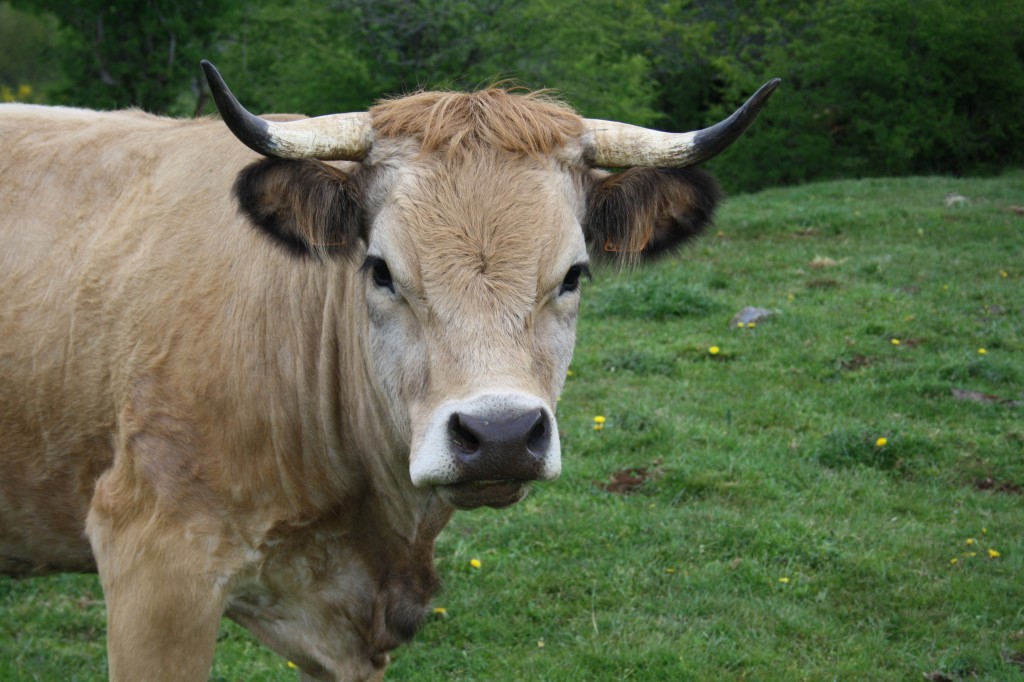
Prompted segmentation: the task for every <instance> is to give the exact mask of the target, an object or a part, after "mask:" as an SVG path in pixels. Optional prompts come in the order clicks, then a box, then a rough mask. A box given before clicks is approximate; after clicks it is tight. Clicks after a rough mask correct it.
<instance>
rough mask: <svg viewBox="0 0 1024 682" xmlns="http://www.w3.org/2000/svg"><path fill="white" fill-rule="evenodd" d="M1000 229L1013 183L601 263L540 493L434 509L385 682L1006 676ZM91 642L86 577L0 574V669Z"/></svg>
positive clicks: (1014, 329)
mask: <svg viewBox="0 0 1024 682" xmlns="http://www.w3.org/2000/svg"><path fill="white" fill-rule="evenodd" d="M1022 214H1024V173H1020V172H1018V173H1012V174H1009V175H1005V176H1003V177H1000V178H994V179H982V180H973V179H967V180H961V179H948V178H916V179H915V178H912V179H900V180H888V179H878V180H863V181H847V182H835V183H827V184H815V185H808V186H804V187H798V188H789V189H778V190H770V191H766V192H762V193H759V194H755V195H746V196H736V197H733V198H731V199H730V200H729V201H728V202H727V204H726V205H725V207H724V208H723V210H722V211H721V213H720V215H719V219H718V224H717V227H716V228H714V229H713V230H712V231H711V232H710V233H709V235H708V237H707V238H705V239H704V240H703V241H702V242H701V243H700V244H698V245H697V246H696V247H695V248H691V249H690V250H688V251H687V252H686V253H685V254H683V255H682V257H681V258H679V259H677V260H673V261H670V262H666V263H663V264H659V265H657V266H655V267H652V268H648V269H644V270H641V271H636V272H630V273H623V274H616V273H612V272H601V271H599V272H598V273H597V276H596V277H595V281H594V282H593V284H591V285H588V286H587V287H586V289H585V291H584V303H583V318H582V320H581V323H580V332H579V344H578V348H577V353H576V356H575V360H574V361H573V366H572V374H571V376H570V377H569V379H568V383H567V388H566V391H565V394H564V396H563V398H562V401H561V403H560V407H559V426H560V429H561V431H562V434H563V457H564V462H563V467H564V468H563V471H564V473H563V476H562V478H561V480H559V481H558V482H555V483H552V484H547V485H543V486H538V487H537V488H536V489H535V491H534V493H533V494H532V495H531V496H530V497H529V498H528V499H527V500H526V501H524V502H523V503H521V504H520V505H518V506H516V507H514V508H512V509H508V510H503V511H490V510H484V511H478V512H472V513H461V514H457V515H456V518H455V520H454V521H453V523H452V524H451V526H449V528H448V529H447V530H446V531H445V532H444V533H443V534H442V537H441V540H440V542H439V546H438V555H439V564H440V570H441V574H442V576H443V577H444V578H445V582H446V587H445V590H444V592H443V593H442V594H441V595H440V596H439V598H438V599H437V601H436V605H437V606H438V607H442V608H443V609H444V613H443V614H442V613H439V614H436V615H435V616H434V617H433V618H432V619H431V621H430V622H429V623H428V624H427V625H426V626H425V627H424V629H423V630H422V632H421V633H420V635H419V636H418V637H417V639H416V641H415V642H414V643H413V644H411V645H409V646H406V647H403V648H401V649H399V650H398V651H397V652H396V655H395V657H394V663H393V665H392V668H391V669H390V671H389V675H388V679H389V680H424V681H425V680H439V679H446V680H481V681H482V680H566V681H569V680H573V681H576V680H626V679H631V680H721V679H729V680H831V679H836V680H894V681H895V680H915V679H916V680H921V679H929V680H933V681H941V680H960V679H984V680H1024V499H1022V493H1024V285H1022V282H1024V215H1022ZM744 306H759V307H762V308H766V309H769V310H771V311H773V315H772V317H771V318H769V319H767V320H764V321H761V322H758V323H757V324H756V325H755V326H753V327H747V326H744V327H742V328H741V327H737V326H734V325H730V323H729V321H730V319H731V318H732V317H733V315H734V314H735V313H736V312H737V311H739V310H740V309H741V308H743V307H744ZM712 347H715V348H716V349H717V352H716V353H712V352H711V350H710V349H711V348H712ZM599 415H600V416H603V417H604V418H605V422H604V424H603V428H602V429H601V430H595V429H594V428H593V425H594V421H593V420H594V417H595V416H599ZM880 439H884V440H880ZM472 559H477V560H479V562H480V566H479V568H475V567H473V566H471V564H470V561H471V560H472ZM103 629H104V621H103V606H102V602H101V601H100V590H99V588H98V583H97V582H96V581H95V579H94V578H90V577H59V578H47V579H38V580H30V581H23V582H13V581H9V580H4V579H0V679H4V680H58V679H60V680H72V679H75V680H98V679H104V677H105V664H104V662H103V658H104V643H103ZM221 639H222V641H221V644H220V646H219V648H218V653H217V660H216V665H215V669H214V674H213V677H212V679H215V680H225V681H234V680H280V679H291V678H292V676H293V675H294V673H292V672H289V671H288V669H287V667H286V662H285V661H283V660H281V659H280V658H277V657H275V656H274V655H273V654H271V653H269V652H268V651H266V650H265V649H262V648H260V647H259V646H258V645H257V644H255V643H254V641H253V640H252V639H251V638H250V637H249V636H248V635H247V634H246V633H245V632H244V631H242V630H240V629H239V628H237V627H235V626H233V625H231V624H229V623H225V625H224V627H223V628H222V634H221Z"/></svg>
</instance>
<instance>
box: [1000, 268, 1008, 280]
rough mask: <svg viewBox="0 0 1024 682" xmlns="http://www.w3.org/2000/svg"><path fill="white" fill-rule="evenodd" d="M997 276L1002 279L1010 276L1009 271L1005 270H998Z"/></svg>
mask: <svg viewBox="0 0 1024 682" xmlns="http://www.w3.org/2000/svg"><path fill="white" fill-rule="evenodd" d="M999 276H1000V277H1002V278H1003V279H1006V278H1007V277H1009V276H1010V273H1008V272H1007V271H1006V270H1000V271H999Z"/></svg>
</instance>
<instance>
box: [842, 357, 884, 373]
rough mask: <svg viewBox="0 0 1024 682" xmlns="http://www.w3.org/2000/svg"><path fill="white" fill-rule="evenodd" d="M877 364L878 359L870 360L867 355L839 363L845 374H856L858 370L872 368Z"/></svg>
mask: <svg viewBox="0 0 1024 682" xmlns="http://www.w3.org/2000/svg"><path fill="white" fill-rule="evenodd" d="M876 362H877V359H876V358H869V357H868V356H866V355H859V354H858V355H854V356H853V357H852V358H846V359H844V360H840V361H839V369H841V370H843V371H844V372H856V371H857V370H861V369H864V368H865V367H870V366H871V365H873V364H875V363H876Z"/></svg>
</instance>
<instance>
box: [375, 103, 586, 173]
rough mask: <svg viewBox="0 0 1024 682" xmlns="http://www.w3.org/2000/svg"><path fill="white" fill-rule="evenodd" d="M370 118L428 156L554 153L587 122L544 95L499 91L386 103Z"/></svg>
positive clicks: (387, 134)
mask: <svg viewBox="0 0 1024 682" xmlns="http://www.w3.org/2000/svg"><path fill="white" fill-rule="evenodd" d="M370 115H371V116H372V120H373V128H374V130H375V131H376V133H377V134H378V135H379V136H383V137H405V136H411V137H414V138H416V139H417V140H418V141H419V142H420V145H421V148H422V152H423V153H424V154H429V153H431V152H434V151H437V150H439V149H447V150H448V151H449V152H450V153H458V152H459V151H460V150H466V151H468V152H469V153H472V152H473V151H474V150H478V149H480V148H494V149H502V150H505V151H507V152H511V153H513V154H529V155H534V156H537V155H543V154H550V153H552V152H554V151H555V150H556V149H558V148H559V147H562V146H563V145H565V144H566V142H568V141H569V140H571V139H573V138H575V137H578V136H579V135H580V134H581V133H582V132H583V121H582V120H581V119H580V117H579V116H577V115H576V114H575V113H574V112H573V111H572V110H571V109H570V108H569V107H568V106H566V105H565V104H562V103H561V102H558V101H556V100H554V99H552V98H550V97H548V96H546V95H545V94H544V93H541V92H530V93H514V92H510V91H508V90H505V89H503V88H498V87H495V88H488V89H486V90H481V91H479V92H420V93H416V94H414V95H409V96H407V97H402V98H400V99H391V100H384V101H383V102H380V103H379V104H377V106H375V107H373V108H371V109H370Z"/></svg>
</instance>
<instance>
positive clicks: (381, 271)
mask: <svg viewBox="0 0 1024 682" xmlns="http://www.w3.org/2000/svg"><path fill="white" fill-rule="evenodd" d="M363 269H364V270H369V271H370V276H371V277H372V278H373V283H374V284H375V285H376V286H378V287H380V288H381V289H387V290H388V291H390V292H391V293H395V282H394V280H392V279H391V270H389V269H388V264H387V263H385V262H384V259H383V258H378V257H377V256H369V257H368V258H367V259H366V262H365V263H363Z"/></svg>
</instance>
